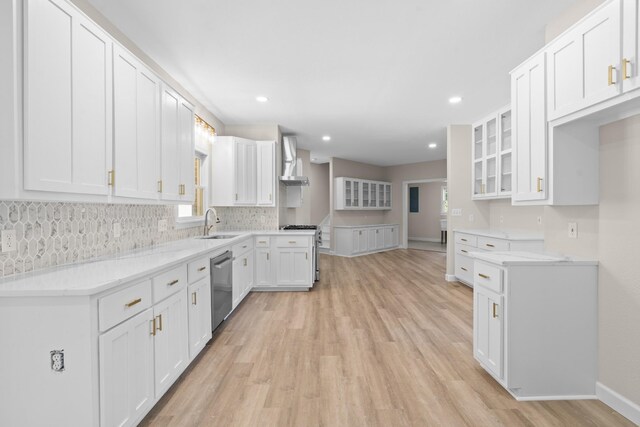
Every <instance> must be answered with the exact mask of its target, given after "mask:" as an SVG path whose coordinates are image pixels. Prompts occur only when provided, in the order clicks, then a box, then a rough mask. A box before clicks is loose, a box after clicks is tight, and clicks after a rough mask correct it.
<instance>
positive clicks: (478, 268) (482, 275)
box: [473, 261, 502, 294]
mask: <svg viewBox="0 0 640 427" xmlns="http://www.w3.org/2000/svg"><path fill="white" fill-rule="evenodd" d="M473 285H474V286H483V287H485V288H487V289H490V290H492V291H493V292H496V293H498V294H501V293H502V269H501V268H500V267H497V266H495V265H491V264H485V263H484V262H481V261H476V262H475V263H474V264H473Z"/></svg>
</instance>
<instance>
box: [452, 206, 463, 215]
mask: <svg viewBox="0 0 640 427" xmlns="http://www.w3.org/2000/svg"><path fill="white" fill-rule="evenodd" d="M451 216H462V209H460V208H458V209H451Z"/></svg>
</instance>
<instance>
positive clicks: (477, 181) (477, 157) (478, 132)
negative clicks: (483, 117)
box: [471, 124, 484, 197]
mask: <svg viewBox="0 0 640 427" xmlns="http://www.w3.org/2000/svg"><path fill="white" fill-rule="evenodd" d="M471 173H472V174H473V184H472V185H473V196H474V197H477V196H482V194H483V193H484V125H483V124H480V125H478V126H475V127H474V128H473V165H472V169H471Z"/></svg>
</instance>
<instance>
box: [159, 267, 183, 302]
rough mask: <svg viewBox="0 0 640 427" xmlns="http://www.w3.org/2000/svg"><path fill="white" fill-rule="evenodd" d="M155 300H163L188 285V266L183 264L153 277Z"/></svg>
mask: <svg viewBox="0 0 640 427" xmlns="http://www.w3.org/2000/svg"><path fill="white" fill-rule="evenodd" d="M151 280H152V282H153V302H154V303H157V302H159V301H162V300H163V299H165V298H166V297H168V296H169V295H173V294H175V293H176V292H178V291H180V290H182V289H184V288H185V287H186V286H187V266H186V265H181V266H180V267H177V268H174V269H172V270H169V271H167V272H166V273H162V274H160V275H158V276H156V277H154V278H153V279H151Z"/></svg>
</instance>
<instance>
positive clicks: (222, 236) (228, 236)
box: [198, 234, 238, 240]
mask: <svg viewBox="0 0 640 427" xmlns="http://www.w3.org/2000/svg"><path fill="white" fill-rule="evenodd" d="M234 237H238V235H237V234H214V235H212V236H200V237H198V239H206V240H209V239H216V240H217V239H233V238H234Z"/></svg>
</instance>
